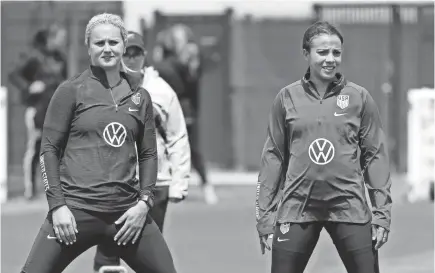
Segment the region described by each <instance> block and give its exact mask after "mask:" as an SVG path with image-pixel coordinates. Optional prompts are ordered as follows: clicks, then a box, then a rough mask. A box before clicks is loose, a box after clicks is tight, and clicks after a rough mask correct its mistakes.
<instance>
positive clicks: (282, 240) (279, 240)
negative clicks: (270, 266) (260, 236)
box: [277, 237, 290, 242]
mask: <svg viewBox="0 0 435 273" xmlns="http://www.w3.org/2000/svg"><path fill="white" fill-rule="evenodd" d="M288 240H290V239H280V238H279V237H278V239H277V241H278V242H284V241H288Z"/></svg>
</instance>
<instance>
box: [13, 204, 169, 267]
mask: <svg viewBox="0 0 435 273" xmlns="http://www.w3.org/2000/svg"><path fill="white" fill-rule="evenodd" d="M71 212H72V214H73V215H74V218H75V220H76V223H77V229H78V231H79V232H78V233H77V235H76V236H77V241H76V242H75V243H74V244H72V245H65V244H64V243H60V242H58V241H57V240H56V239H52V237H53V236H54V231H53V224H52V222H51V216H47V218H46V220H45V222H44V224H43V225H42V227H41V229H40V230H39V233H38V235H37V237H36V240H35V243H34V244H33V247H32V250H31V251H30V254H29V256H28V258H27V261H26V264H25V265H24V267H23V269H22V271H21V272H22V273H61V272H62V271H63V270H64V269H65V268H66V267H67V266H68V265H69V264H70V263H71V262H72V261H73V260H74V259H75V258H76V257H78V256H79V255H80V254H82V253H83V252H85V251H86V250H87V249H89V248H91V247H92V246H95V245H103V246H104V249H105V250H106V252H107V253H108V254H109V255H111V256H115V257H121V258H122V259H123V260H124V261H125V262H126V263H127V264H128V265H129V266H130V267H131V268H132V269H133V270H134V271H135V272H137V273H176V270H175V268H174V263H173V260H172V256H171V253H170V251H169V248H168V246H167V245H166V242H165V240H164V239H163V236H162V234H161V233H160V231H159V229H158V227H157V225H156V224H155V222H154V221H153V220H152V218H151V217H147V220H146V222H145V226H144V228H143V230H142V233H141V236H140V237H139V238H140V239H139V241H138V242H136V243H135V244H131V243H128V244H127V245H120V246H118V245H117V244H116V242H115V241H114V240H113V237H114V236H115V234H116V233H117V231H118V230H119V229H120V228H121V225H115V224H114V222H115V221H116V220H117V219H118V218H119V217H120V216H121V215H122V214H123V213H124V212H119V213H99V212H90V211H85V210H80V209H71Z"/></svg>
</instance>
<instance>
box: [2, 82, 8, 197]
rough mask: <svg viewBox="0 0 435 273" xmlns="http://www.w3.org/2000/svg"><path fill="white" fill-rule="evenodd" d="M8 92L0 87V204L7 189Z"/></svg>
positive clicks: (6, 193) (5, 195)
mask: <svg viewBox="0 0 435 273" xmlns="http://www.w3.org/2000/svg"><path fill="white" fill-rule="evenodd" d="M7 94H8V91H7V89H6V87H3V86H2V87H0V147H1V150H2V152H1V153H0V203H2V204H3V203H4V202H6V200H7V196H8V189H7V185H8V184H7V179H8V150H9V149H8V131H9V130H8V96H7Z"/></svg>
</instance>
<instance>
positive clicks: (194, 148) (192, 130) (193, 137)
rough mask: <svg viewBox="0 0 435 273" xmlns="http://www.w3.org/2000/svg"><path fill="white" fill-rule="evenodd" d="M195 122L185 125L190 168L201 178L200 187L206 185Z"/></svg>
mask: <svg viewBox="0 0 435 273" xmlns="http://www.w3.org/2000/svg"><path fill="white" fill-rule="evenodd" d="M197 123H198V122H197V121H195V122H193V123H191V124H188V125H187V133H188V135H189V145H190V158H191V162H192V167H193V168H194V169H195V170H196V171H197V172H198V174H199V177H200V178H201V183H202V185H206V184H207V183H208V180H207V173H206V171H205V165H204V158H203V157H202V153H201V150H200V149H201V147H200V143H199V132H198V125H197Z"/></svg>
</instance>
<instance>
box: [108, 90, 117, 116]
mask: <svg viewBox="0 0 435 273" xmlns="http://www.w3.org/2000/svg"><path fill="white" fill-rule="evenodd" d="M109 89H110V95H111V96H112V100H113V103H114V104H115V111H116V112H118V104H117V103H116V101H115V98H114V97H113V92H112V88H109Z"/></svg>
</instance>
